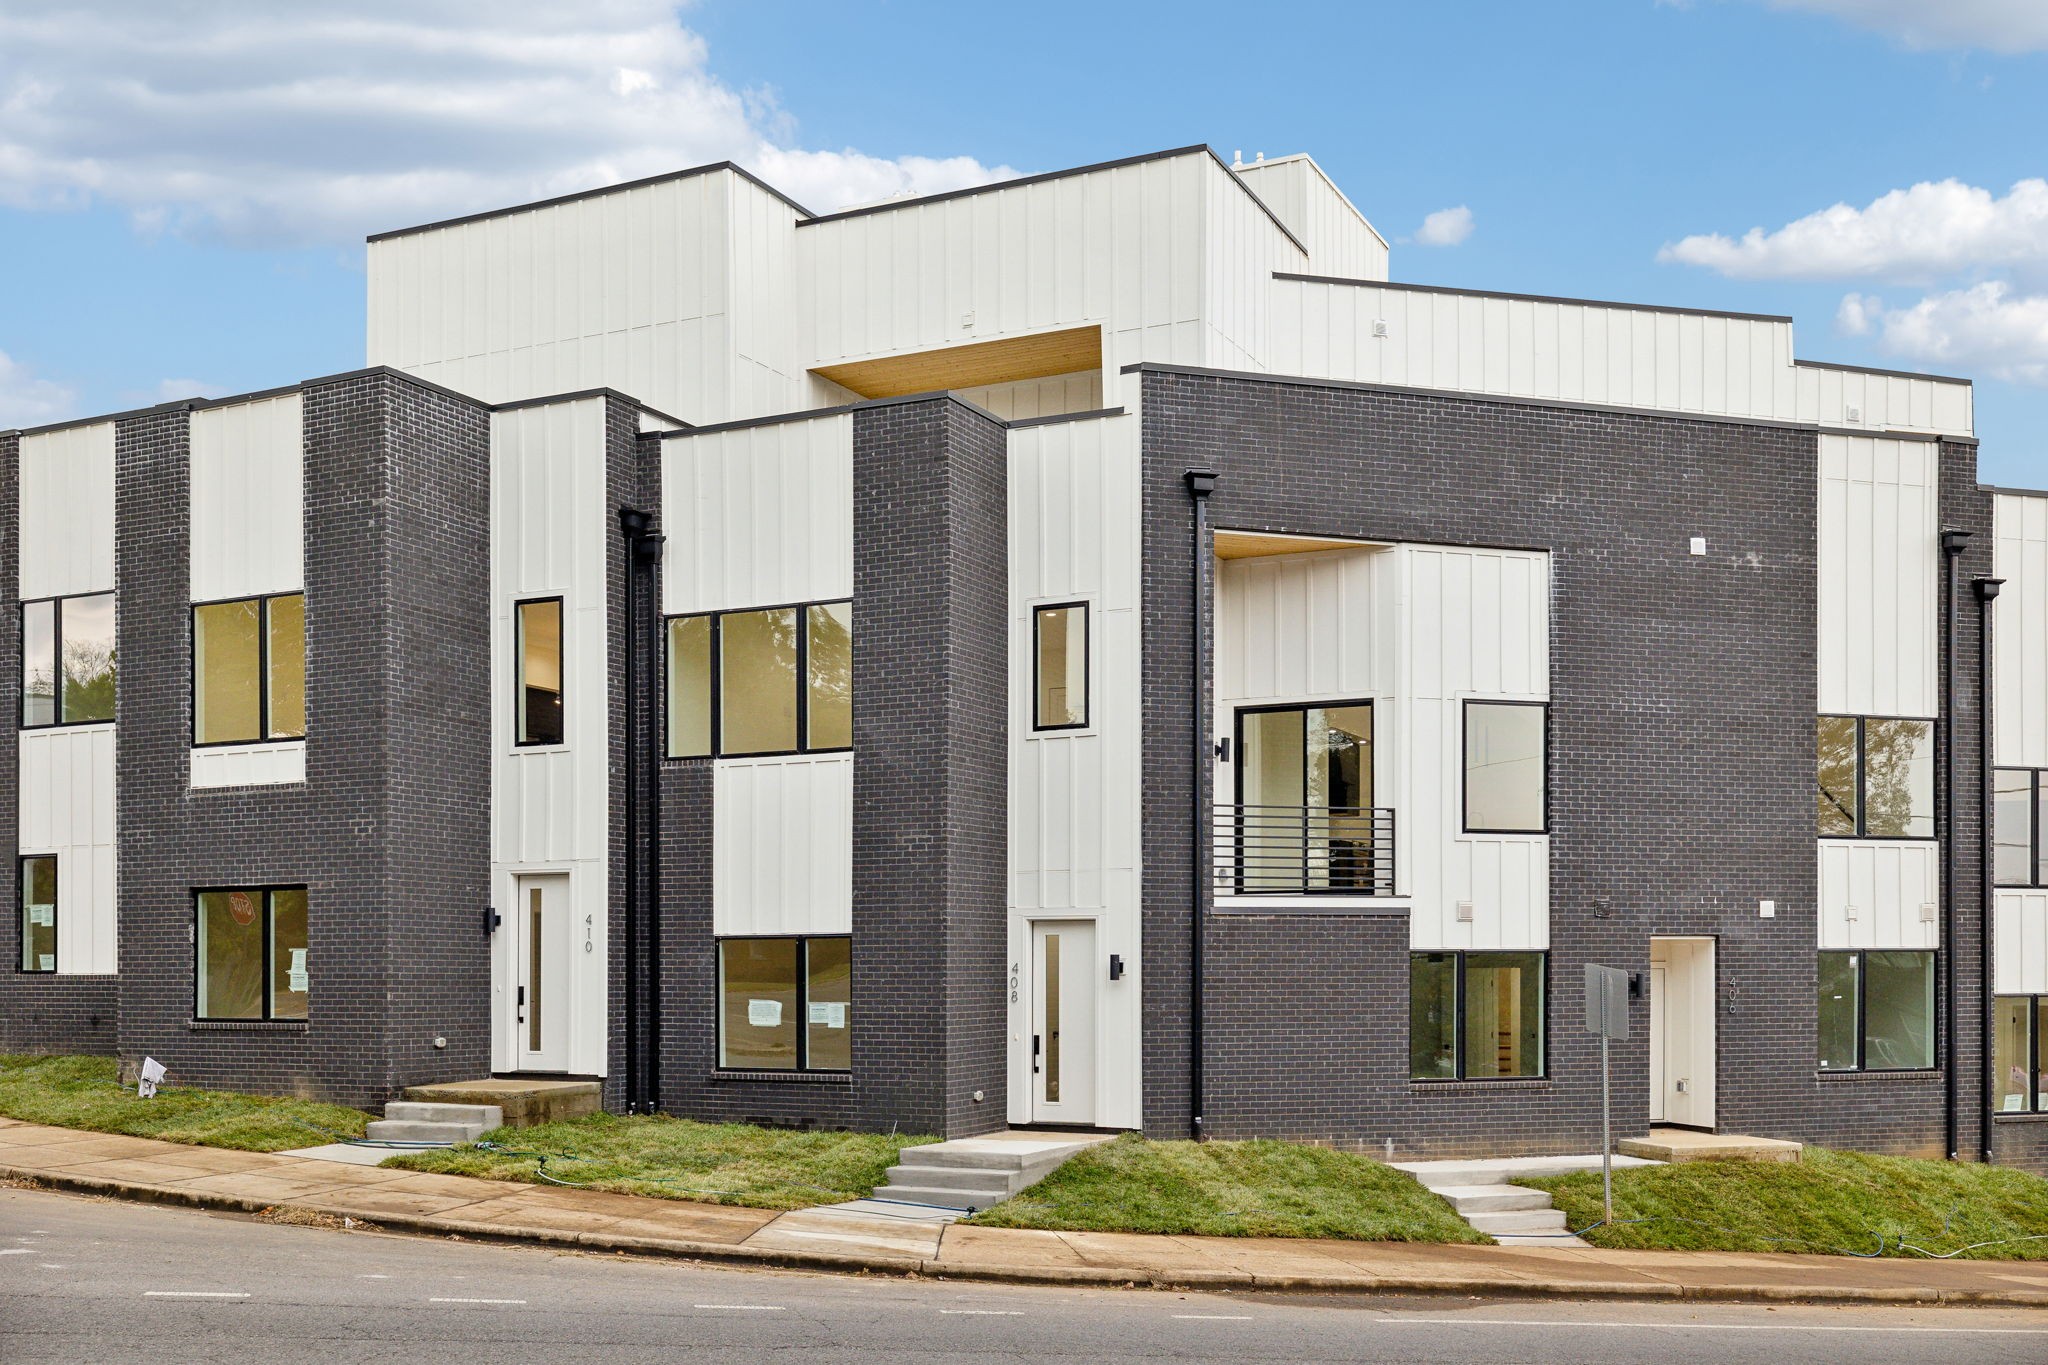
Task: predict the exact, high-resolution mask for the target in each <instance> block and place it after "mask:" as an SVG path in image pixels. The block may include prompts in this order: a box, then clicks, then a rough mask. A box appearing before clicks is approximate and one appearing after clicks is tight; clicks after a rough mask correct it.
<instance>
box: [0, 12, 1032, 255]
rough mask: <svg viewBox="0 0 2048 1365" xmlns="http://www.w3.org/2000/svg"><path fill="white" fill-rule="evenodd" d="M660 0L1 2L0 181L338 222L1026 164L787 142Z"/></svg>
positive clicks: (155, 205) (352, 233)
mask: <svg viewBox="0 0 2048 1365" xmlns="http://www.w3.org/2000/svg"><path fill="white" fill-rule="evenodd" d="M708 62H709V56H708V53H707V50H706V48H705V45H704V43H703V41H702V40H701V39H700V38H699V37H698V36H697V35H696V34H694V33H692V32H690V31H689V30H688V29H686V28H684V27H682V26H681V24H679V23H678V22H677V19H676V15H675V9H674V5H673V4H672V3H671V2H670V0H579V3H577V4H573V5H564V4H560V3H558V0H495V3H493V4H492V5H490V6H481V5H477V4H475V3H473V2H472V0H348V3H341V0H305V2H304V3H295V4H293V5H290V6H277V7H274V8H273V7H267V6H252V5H247V4H242V3H236V0H83V2H82V3H81V2H79V0H73V2H72V3H64V2H63V0H26V2H25V3H24V2H21V0H17V2H16V3H10V4H8V5H7V6H5V7H4V9H0V203H7V204H12V205H15V206H26V207H48V208H61V207H74V206H78V205H82V204H86V203H95V202H97V203H107V204H112V205H116V206H118V207H120V208H123V209H125V210H126V211H128V212H129V214H130V215H131V216H132V217H133V219H134V220H135V222H136V223H137V224H138V226H140V227H142V228H144V229H145V230H151V231H199V232H206V233H213V234H218V235H220V236H222V237H225V238H227V239H229V240H232V241H238V242H244V243H251V244H266V245H267V244H280V243H311V242H332V241H342V240H348V239H351V238H355V237H357V236H359V235H360V234H362V233H364V232H368V231H376V230H379V229H383V228H393V227H403V226H406V225H408V224H411V223H416V222H422V221H427V220H431V219H434V218H437V217H443V216H448V215H452V214H458V213H464V212H471V211H475V210H479V209H488V208H494V207H498V206H502V205H506V204H512V203H518V202H521V201H523V200H528V199H533V198H543V197H547V196H550V195H554V194H562V193H567V192H571V191H574V190H579V189H586V188H590V187H594V186H598V185H604V184H611V183H616V182H618V181H622V180H631V179H636V178H638V177H641V176H646V175H655V174H659V173H661V172H664V171H670V170H678V169H681V168H683V167H687V166H692V165H699V164H702V163H705V162H710V161H722V160H732V161H737V162H739V163H741V164H742V165H745V166H747V167H749V168H750V169H752V170H754V171H755V172H757V173H758V174H760V175H761V176H762V177H763V178H764V179H767V180H768V181H769V182H770V183H771V184H775V185H776V186H777V187H778V188H781V189H783V190H784V191H786V192H787V193H789V194H790V195H791V196H792V197H793V198H795V199H797V200H798V201H800V202H802V203H805V204H808V205H809V206H810V207H812V208H813V209H818V210H820V211H823V210H828V209H831V208H834V207H839V206H842V205H844V204H847V203H852V202H861V201H865V200H871V199H876V198H882V197H887V196H889V195H894V194H901V193H906V192H908V193H917V194H924V193H935V192H939V191H943V190H949V189H957V188H960V187H962V186H967V185H976V184H983V183H986V182H988V181H990V180H993V179H1001V178H1004V177H1006V176H1009V175H1014V174H1015V172H1014V171H1012V170H1010V169H1009V168H1008V167H989V166H984V165H983V164H982V163H980V162H979V161H976V160H974V159H973V158H971V157H965V156H960V157H936V158H935V157H901V158H893V159H892V158H887V157H876V156H870V155H867V154H865V153H862V152H859V151H854V150H851V149H847V150H841V151H814V150H805V149H801V148H798V147H795V146H793V145H790V144H791V143H792V141H793V138H792V136H791V134H792V126H791V120H790V119H789V117H788V116H787V114H785V113H784V112H783V111H782V110H781V109H780V108H779V107H778V106H777V105H776V103H775V101H774V98H773V95H772V93H769V92H764V91H739V90H734V89H733V88H732V87H730V86H728V85H727V84H725V83H724V82H723V81H721V80H720V79H719V78H718V76H717V75H716V74H715V73H713V72H712V71H711V69H710V67H709V64H708Z"/></svg>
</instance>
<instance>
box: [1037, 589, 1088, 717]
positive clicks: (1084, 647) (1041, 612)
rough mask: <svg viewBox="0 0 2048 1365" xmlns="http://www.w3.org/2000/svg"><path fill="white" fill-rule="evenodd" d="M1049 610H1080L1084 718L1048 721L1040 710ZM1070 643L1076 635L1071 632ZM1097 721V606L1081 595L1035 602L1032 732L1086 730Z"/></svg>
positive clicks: (1082, 710)
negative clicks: (1043, 629) (1043, 626)
mask: <svg viewBox="0 0 2048 1365" xmlns="http://www.w3.org/2000/svg"><path fill="white" fill-rule="evenodd" d="M1049 611H1079V612H1080V613H1081V629H1082V641H1081V719H1079V720H1071V721H1061V722H1058V723H1057V724H1051V725H1048V724H1047V723H1046V722H1045V721H1044V719H1043V718H1042V717H1041V716H1040V714H1039V709H1038V701H1039V697H1040V696H1041V695H1042V694H1043V692H1044V686H1043V682H1044V679H1043V678H1042V676H1041V675H1040V671H1039V670H1040V669H1042V668H1043V667H1044V666H1045V650H1044V646H1043V644H1042V641H1043V638H1044V637H1043V636H1042V635H1041V634H1040V630H1041V623H1042V621H1043V620H1044V617H1045V613H1046V612H1049ZM1067 643H1068V647H1069V648H1071V647H1072V645H1073V637H1072V635H1071V634H1070V635H1069V636H1068V640H1067ZM1094 721H1095V606H1094V604H1093V603H1092V602H1089V601H1087V600H1086V599H1082V600H1079V601H1074V602H1035V603H1033V604H1032V607H1031V732H1032V733H1033V734H1059V733H1061V732H1062V731H1074V730H1086V729H1088V728H1089V727H1090V726H1092V725H1093V724H1094Z"/></svg>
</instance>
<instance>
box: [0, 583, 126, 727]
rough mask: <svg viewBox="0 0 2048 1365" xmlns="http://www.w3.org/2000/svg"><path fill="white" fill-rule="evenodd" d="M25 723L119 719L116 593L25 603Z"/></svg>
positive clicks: (22, 641) (86, 722) (23, 644)
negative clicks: (116, 716)
mask: <svg viewBox="0 0 2048 1365" xmlns="http://www.w3.org/2000/svg"><path fill="white" fill-rule="evenodd" d="M21 624H22V632H21V643H22V656H21V662H22V671H21V724H22V726H23V728H25V729H26V728H33V727H37V726H44V725H91V724H94V723H98V722H104V721H110V720H112V719H113V718H114V683H115V659H114V655H115V639H114V594H112V593H110V592H102V593H92V594H90V595H88V596H83V597H58V598H51V599H48V600H46V601H41V602H24V603H22V606H21Z"/></svg>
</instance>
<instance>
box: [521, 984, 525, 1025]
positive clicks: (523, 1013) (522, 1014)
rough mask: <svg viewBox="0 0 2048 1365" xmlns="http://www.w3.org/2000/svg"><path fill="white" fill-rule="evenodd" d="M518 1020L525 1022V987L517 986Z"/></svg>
mask: <svg viewBox="0 0 2048 1365" xmlns="http://www.w3.org/2000/svg"><path fill="white" fill-rule="evenodd" d="M519 1022H520V1023H522V1024H523V1023H525V1022H526V987H524V986H521V987H520V988H519Z"/></svg>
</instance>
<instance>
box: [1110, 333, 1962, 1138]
mask: <svg viewBox="0 0 2048 1365" xmlns="http://www.w3.org/2000/svg"><path fill="white" fill-rule="evenodd" d="M1143 385H1144V409H1143V410H1144V415H1145V431H1144V490H1143V493H1144V506H1145V522H1146V527H1145V547H1144V562H1145V585H1144V621H1143V633H1144V676H1145V679H1146V687H1145V697H1144V714H1145V727H1146V733H1145V751H1144V790H1145V816H1144V839H1145V847H1144V866H1145V881H1144V886H1145V891H1144V917H1145V918H1144V925H1145V944H1146V947H1145V966H1146V975H1145V980H1146V1002H1145V1003H1146V1013H1147V1017H1148V1021H1150V1022H1149V1027H1148V1031H1147V1036H1146V1041H1145V1067H1146V1084H1145V1115H1146V1126H1147V1128H1148V1130H1150V1131H1153V1132H1156V1133H1159V1134H1161V1135H1176V1134H1179V1133H1182V1132H1184V1131H1185V1130H1186V1126H1187V1124H1186V1115H1187V1068H1188V1045H1189V1044H1188V1032H1187V1018H1188V1000H1187V991H1186V983H1187V946H1186V945H1187V941H1188V927H1187V926H1188V900H1189V892H1190V886H1189V875H1190V874H1189V871H1188V848H1189V837H1190V836H1189V831H1188V817H1187V814H1186V812H1187V809H1188V806H1189V802H1190V799H1191V785H1190V784H1191V782H1192V780H1193V779H1192V778H1191V776H1190V773H1189V764H1188V760H1187V753H1188V750H1189V748H1190V746H1191V744H1192V739H1193V736H1192V734H1191V733H1190V707H1191V704H1192V703H1191V689H1192V679H1191V668H1190V649H1189V625H1188V622H1189V617H1190V609H1191V604H1190V596H1189V593H1190V588H1189V577H1190V573H1191V568H1190V529H1191V526H1192V515H1191V511H1190V508H1189V502H1188V498H1187V495H1186V492H1185V490H1184V488H1183V486H1182V482H1181V473H1182V471H1183V470H1184V469H1186V468H1188V467H1189V466H1192V465H1206V466H1208V467H1210V468H1213V469H1215V470H1217V471H1218V473H1219V474H1220V475H1221V483H1220V485H1219V487H1218V489H1217V492H1216V494H1215V497H1214V499H1213V507H1212V515H1213V520H1214V523H1215V524H1216V525H1219V526H1225V527H1232V528H1239V529H1248V530H1268V531H1280V532H1292V533H1301V534H1310V535H1317V534H1321V535H1332V536H1347V537H1363V538H1386V539H1397V540H1406V541H1420V542H1437V543H1450V544H1473V545H1499V546H1518V547H1529V548H1538V549H1543V550H1546V551H1548V552H1549V553H1550V555H1551V567H1552V599H1551V612H1552V616H1551V641H1552V644H1551V668H1552V676H1551V690H1552V698H1553V707H1552V746H1553V747H1552V755H1551V759H1552V782H1551V801H1552V812H1553V828H1554V833H1553V836H1552V840H1551V935H1552V952H1551V967H1550V989H1551V992H1552V1000H1553V1003H1552V1008H1551V1012H1550V1031H1549V1055H1550V1065H1549V1075H1548V1078H1547V1079H1543V1080H1537V1081H1529V1082H1512V1083H1506V1084H1500V1083H1485V1082H1473V1083H1466V1084H1462V1085H1451V1086H1422V1085H1415V1084H1413V1083H1411V1082H1409V1081H1408V1080H1407V1034H1408V1021H1407V1003H1408V988H1407V981H1406V966H1407V932H1406V925H1405V922H1404V921H1401V920H1398V919H1394V920H1387V919H1372V920H1354V919H1346V918H1340V917H1298V918H1277V917H1276V918H1247V919H1240V918H1228V919H1222V918H1212V920H1211V922H1210V927H1209V930H1208V935H1209V937H1208V939H1207V943H1208V946H1209V951H1210V953H1211V972H1210V975H1209V986H1208V988H1209V992H1210V1009H1209V1014H1208V1030H1209V1047H1208V1064H1209V1068H1210V1085H1209V1103H1208V1123H1209V1127H1210V1131H1211V1132H1212V1133H1213V1134H1214V1135H1217V1136H1242V1135H1250V1134H1254V1133H1257V1134H1263V1135H1278V1136H1291V1137H1302V1138H1314V1139H1320V1140H1327V1141H1333V1142H1339V1143H1347V1144H1356V1145H1361V1146H1366V1147H1372V1148H1376V1149H1377V1148H1380V1147H1381V1146H1382V1144H1384V1143H1385V1142H1386V1141H1388V1140H1389V1139H1391V1140H1392V1142H1393V1144H1394V1147H1395V1149H1396V1150H1397V1151H1399V1152H1405V1153H1409V1154H1417V1155H1420V1154H1427V1155H1450V1154H1456V1153H1459V1152H1469V1151H1481V1150H1494V1151H1497V1150H1500V1149H1501V1148H1502V1147H1503V1146H1504V1145H1506V1146H1508V1147H1511V1148H1514V1149H1519V1150H1525V1151H1530V1152H1538V1151H1564V1150H1593V1149H1594V1147H1595V1146H1596V1145H1597V1142H1598V1130H1599V1108H1598V1097H1599V1091H1598V1082H1599V1069H1598V1047H1597V1044H1596V1043H1595V1042H1594V1040H1592V1039H1591V1038H1589V1037H1588V1036H1587V1035H1586V1034H1584V1033H1583V1032H1582V1031H1581V1030H1580V1028H1579V1026H1578V1022H1577V1016H1576V1013H1575V1011H1576V1009H1577V999H1578V985H1577V983H1578V980H1579V976H1580V971H1581V965H1582V964H1583V963H1585V962H1587V961H1601V962H1607V963H1611V964H1613V965H1616V966H1621V967H1625V968H1628V969H1630V970H1632V971H1647V968H1648V957H1649V942H1648V940H1649V937H1650V936H1651V935H1652V934H1685V935H1713V936H1715V937H1716V939H1717V940H1718V957H1719V974H1720V979H1721V983H1722V996H1721V1008H1720V1015H1719V1019H1718V1028H1719V1034H1720V1077H1719V1081H1720V1085H1719V1104H1718V1119H1719V1122H1720V1126H1721V1128H1722V1129H1723V1130H1724V1131H1734V1132H1751V1133H1761V1134H1767V1135H1780V1136H1787V1137H1802V1138H1811V1139H1815V1140H1822V1141H1832V1142H1838V1143H1853V1144H1854V1145H1857V1146H1867V1147H1880V1148H1885V1149H1890V1150H1916V1151H1918V1150H1926V1149H1927V1147H1928V1145H1929V1142H1930V1141H1932V1142H1934V1143H1938V1142H1939V1141H1940V1128H1941V1108H1940V1080H1939V1078H1938V1077H1925V1076H1920V1077H1912V1078H1903V1079H1902V1078H1889V1077H1875V1076H1873V1077H1855V1078H1849V1079H1841V1078H1828V1079H1826V1080H1822V1079H1820V1078H1818V1077H1817V1076H1816V1075H1815V1071H1814V1057H1815V960H1814V945H1815V915H1816V902H1817V897H1818V885H1817V881H1818V878H1817V869H1816V861H1817V860H1816V854H1815V837H1814V830H1813V813H1812V812H1813V807H1812V801H1813V798H1812V794H1811V793H1812V784H1813V758H1812V752H1813V724H1814V714H1815V709H1816V701H1815V691H1814V678H1815V666H1816V657H1815V654H1816V644H1815V641H1816V601H1815V591H1816V586H1815V585H1816V580H1815V574H1816V564H1815V548H1816V547H1815V496H1816V490H1815V485H1816V477H1815V437H1814V435H1813V433H1812V432H1810V431H1804V432H1802V431H1797V430H1789V429H1784V428H1775V427H1769V426H1761V425H1757V426H1751V425H1741V424H1735V423H1717V422H1707V421H1688V420H1682V419H1676V418H1668V417H1657V416H1649V415H1637V414H1631V413H1626V412H1612V411H1572V410H1567V409H1560V408H1552V407H1544V406H1540V405H1520V404H1514V403H1503V402H1490V401H1483V400H1477V399H1466V398H1459V397H1453V396H1447V395H1428V394H1416V393H1398V392H1391V391H1383V390H1370V389H1363V388H1343V387H1334V386H1314V385H1307V384H1291V383H1287V382H1285V381H1271V382H1261V381H1255V380H1249V379H1244V378H1236V377H1227V376H1215V375H1193V374H1174V373H1163V372H1153V373H1148V374H1146V375H1145V377H1144V380H1143ZM1969 454H1970V450H1969V448H1968V447H1965V446H1956V447H1954V448H1953V449H1951V450H1950V451H1948V452H1947V456H1946V460H1945V464H1944V470H1945V476H1946V477H1947V478H1949V479H1950V480H1952V481H1954V482H1955V483H1956V484H1957V487H1958V492H1957V493H1956V495H1955V497H1956V499H1957V501H1956V503H1954V504H1952V505H1954V506H1956V507H1957V508H1958V509H1959V510H1960V509H1961V507H1962V504H1963V503H1964V502H1965V501H1966V500H1967V499H1966V496H1965V494H1964V493H1963V492H1962V491H1961V489H1962V488H1965V487H1971V488H1973V481H1972V480H1971V475H1970V471H1969V470H1968V468H1967V467H1966V466H1967V459H1968V456H1969ZM1951 465H1953V468H1950V466H1951ZM1973 515H1975V513H1974V512H1973ZM1696 535H1701V536H1705V537H1706V538H1707V541H1708V545H1709V553H1708V554H1707V555H1706V556H1705V557H1697V558H1696V557H1693V556H1691V555H1689V554H1688V553H1687V542H1688V539H1689V537H1691V536H1696ZM1972 553H1973V555H1974V554H1975V553H1976V551H1974V550H1973V552H1972ZM1973 641H1974V637H1973V636H1967V635H1966V637H1965V639H1964V643H1963V648H1964V649H1965V650H1966V651H1968V650H1973V649H1974V643H1973ZM1970 687H1971V684H1970V683H1968V682H1967V681H1966V682H1965V684H1964V687H1963V691H1964V692H1965V694H1968V692H1969V690H1970ZM1963 761H1964V763H1965V764H1966V765H1970V766H1968V767H1966V769H1965V776H1966V777H1967V776H1969V774H1972V773H1976V772H1979V771H1981V770H1980V769H1978V768H1977V767H1975V766H1974V765H1975V764H1976V762H1977V760H1976V758H1975V756H1974V754H1973V753H1971V752H1969V751H1968V750H1967V749H1966V751H1965V754H1964V757H1963ZM1971 780H1974V779H1971ZM1966 785H1967V784H1966ZM1958 813H1959V815H1962V816H1963V817H1964V823H1965V824H1966V825H1969V824H1971V821H1972V817H1971V816H1970V814H1969V812H1968V811H1966V810H1964V809H1962V807H1960V806H1959V810H1958ZM1959 852H1961V853H1962V854H1963V855H1964V857H1965V862H1964V864H1963V866H1964V867H1966V868H1967V867H1968V866H1970V865H1971V864H1970V863H1969V862H1968V861H1967V859H1968V858H1970V857H1972V856H1974V855H1973V854H1971V853H1970V851H1969V847H1967V846H1965V847H1960V848H1959ZM1964 892H1965V895H1964V898H1963V905H1962V909H1963V913H1962V916H1961V919H1962V923H1963V924H1964V925H1966V926H1972V928H1970V929H1968V930H1966V933H1973V932H1974V927H1973V926H1974V924H1975V922H1976V921H1975V916H1976V915H1977V913H1978V907H1977V904H1976V901H1977V897H1976V896H1975V895H1974V893H1972V892H1971V891H1970V889H1969V883H1968V880H1967V878H1965V880H1964ZM1765 898H1769V899H1773V900H1775V901H1776V902H1777V903H1778V913H1777V916H1776V918H1775V919H1771V920H1761V919H1759V918H1758V917H1757V914H1756V902H1757V901H1758V900H1759V899H1765ZM1959 965H1963V964H1959ZM1965 1006H1966V1008H1974V1004H1973V1002H1971V1001H1969V1000H1966V1001H1965ZM1635 1024H1636V1036H1635V1038H1634V1039H1633V1040H1631V1041H1630V1042H1629V1043H1627V1044H1623V1045H1620V1046H1619V1047H1618V1048H1617V1050H1616V1056H1615V1061H1616V1068H1615V1094H1616V1097H1617V1110H1616V1121H1617V1124H1618V1126H1619V1127H1620V1128H1621V1129H1622V1130H1624V1131H1628V1130H1639V1129H1640V1128H1642V1127H1643V1126H1644V1124H1645V1122H1646V1119H1647V1095H1646V1090H1647V1083H1648V1082H1647V1069H1648V1067H1647V1054H1646V1051H1645V1043H1644V1038H1643V1034H1644V1031H1645V1030H1646V1028H1647V1010H1646V1009H1645V1008H1643V1007H1642V1006H1640V1005H1639V1006H1638V1007H1637V1018H1636V1020H1635ZM1963 1060H1964V1061H1965V1064H1966V1065H1973V1064H1974V1063H1973V1061H1972V1058H1971V1057H1970V1056H1968V1055H1967V1054H1966V1055H1965V1057H1964V1059H1963ZM1970 1074H1974V1073H1973V1072H1972V1073H1970ZM1969 1108H1970V1109H1971V1110H1974V1105H1971V1106H1969Z"/></svg>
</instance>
